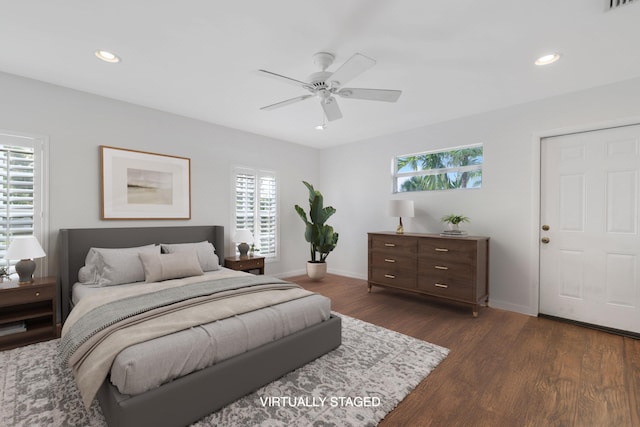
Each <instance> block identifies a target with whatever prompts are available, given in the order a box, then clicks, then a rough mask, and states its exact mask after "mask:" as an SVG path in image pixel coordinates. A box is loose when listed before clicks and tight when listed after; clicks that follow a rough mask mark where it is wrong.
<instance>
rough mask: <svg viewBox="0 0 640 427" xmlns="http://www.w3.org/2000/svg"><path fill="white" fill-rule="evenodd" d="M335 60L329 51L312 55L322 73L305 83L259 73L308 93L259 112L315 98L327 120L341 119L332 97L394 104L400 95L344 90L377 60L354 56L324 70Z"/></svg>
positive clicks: (264, 71)
mask: <svg viewBox="0 0 640 427" xmlns="http://www.w3.org/2000/svg"><path fill="white" fill-rule="evenodd" d="M334 59H335V56H334V55H333V54H332V53H329V52H318V53H316V54H315V55H313V60H314V62H315V64H316V65H318V67H320V69H321V70H322V71H318V72H315V73H313V74H311V75H310V76H309V77H308V79H307V80H308V82H303V81H301V80H296V79H292V78H290V77H285V76H283V75H280V74H276V73H273V72H271V71H267V70H259V71H260V72H262V73H264V74H266V75H267V76H269V77H274V78H276V79H278V80H279V81H282V82H286V83H289V84H294V85H296V86H300V87H302V88H303V89H306V90H307V91H309V93H308V94H305V95H302V96H297V97H295V98H291V99H287V100H285V101H280V102H277V103H275V104H271V105H267V106H266V107H262V108H261V110H273V109H276V108H280V107H284V106H286V105H291V104H294V103H296V102H300V101H304V100H305V99H309V98H312V97H314V96H315V97H317V98H318V99H319V100H320V105H321V106H322V109H323V110H324V114H325V116H326V118H327V120H329V121H332V120H337V119H340V118H342V112H341V111H340V107H339V106H338V102H337V101H336V99H335V97H334V95H338V96H340V97H342V98H353V99H365V100H369V101H385V102H396V101H397V100H398V98H399V97H400V95H401V94H402V91H400V90H389V89H359V88H348V87H343V85H344V84H345V83H347V82H348V81H350V80H352V79H353V78H355V77H357V76H359V75H360V74H362V73H363V72H365V71H366V70H368V69H369V68H371V67H373V66H374V65H375V64H376V61H375V60H374V59H372V58H369V57H368V56H365V55H362V54H360V53H356V54H354V55H353V56H352V57H351V58H349V59H348V60H347V62H345V63H344V64H342V66H340V67H339V68H338V69H337V70H336V71H334V72H330V71H327V68H329V66H330V65H331V64H332V63H333V60H334Z"/></svg>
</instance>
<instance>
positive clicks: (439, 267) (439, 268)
mask: <svg viewBox="0 0 640 427" xmlns="http://www.w3.org/2000/svg"><path fill="white" fill-rule="evenodd" d="M434 268H435V269H437V270H448V269H449V267H444V266H442V265H436V266H434Z"/></svg>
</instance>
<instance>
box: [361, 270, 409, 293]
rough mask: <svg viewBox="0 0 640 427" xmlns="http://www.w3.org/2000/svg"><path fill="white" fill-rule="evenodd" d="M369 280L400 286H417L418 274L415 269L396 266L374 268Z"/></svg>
mask: <svg viewBox="0 0 640 427" xmlns="http://www.w3.org/2000/svg"><path fill="white" fill-rule="evenodd" d="M370 271H371V275H370V277H369V280H370V281H371V282H377V283H382V284H385V285H390V286H397V287H400V288H410V289H415V288H416V274H415V270H414V271H407V270H401V269H394V268H376V267H374V268H372V269H371V270H370Z"/></svg>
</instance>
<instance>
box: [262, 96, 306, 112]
mask: <svg viewBox="0 0 640 427" xmlns="http://www.w3.org/2000/svg"><path fill="white" fill-rule="evenodd" d="M312 96H313V95H302V96H296V97H295V98H291V99H287V100H285V101H280V102H276V103H275V104H271V105H267V106H266V107H262V108H260V109H261V110H275V109H276V108H280V107H285V106H287V105H290V104H295V103H296V102H300V101H304V100H305V99H307V98H311V97H312Z"/></svg>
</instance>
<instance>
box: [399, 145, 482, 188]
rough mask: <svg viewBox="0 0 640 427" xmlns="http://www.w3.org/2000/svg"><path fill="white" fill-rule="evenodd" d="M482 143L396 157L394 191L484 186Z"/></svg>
mask: <svg viewBox="0 0 640 427" xmlns="http://www.w3.org/2000/svg"><path fill="white" fill-rule="evenodd" d="M482 161H483V153H482V144H478V145H468V146H464V147H457V148H453V149H447V150H438V151H426V152H423V153H416V154H407V155H402V156H396V157H394V158H393V192H394V193H402V192H406V191H432V190H452V189H458V188H480V187H482Z"/></svg>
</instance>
